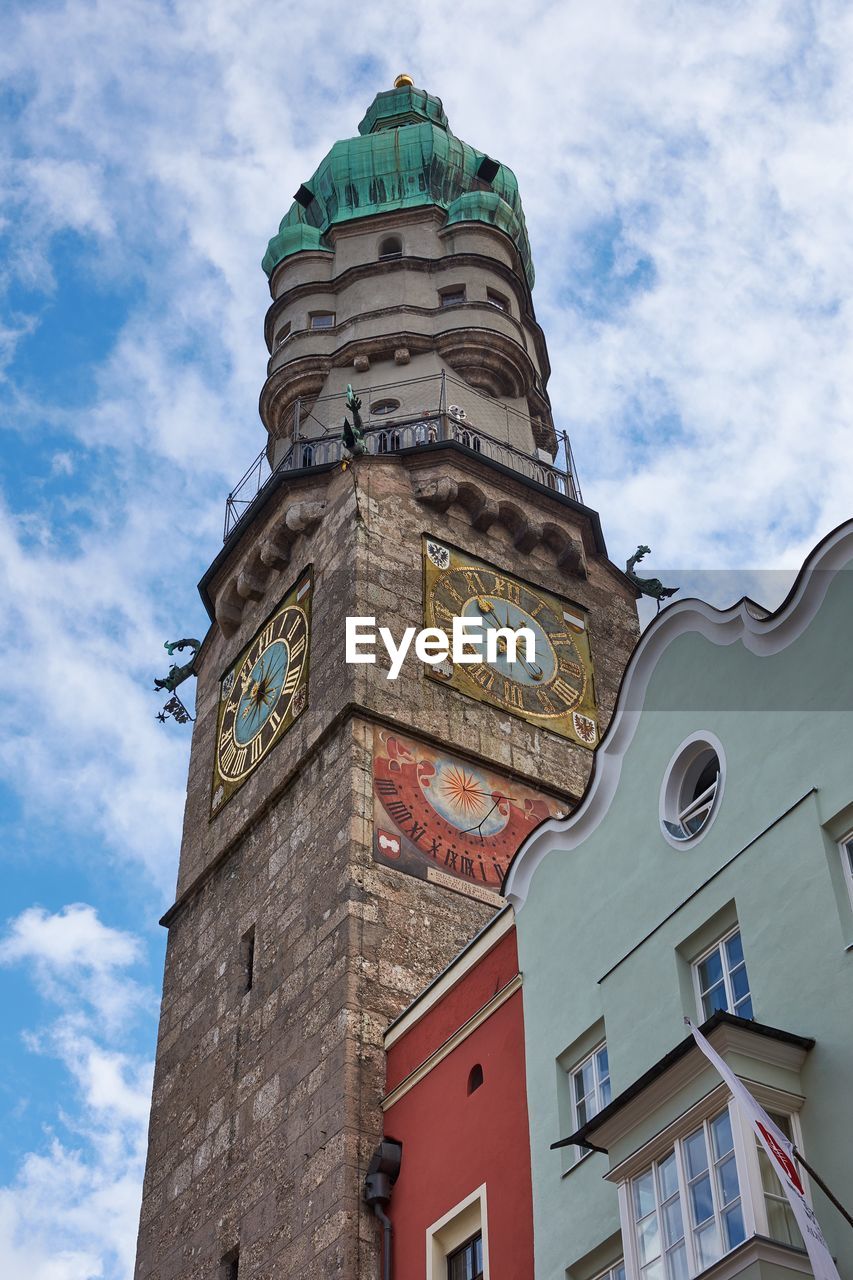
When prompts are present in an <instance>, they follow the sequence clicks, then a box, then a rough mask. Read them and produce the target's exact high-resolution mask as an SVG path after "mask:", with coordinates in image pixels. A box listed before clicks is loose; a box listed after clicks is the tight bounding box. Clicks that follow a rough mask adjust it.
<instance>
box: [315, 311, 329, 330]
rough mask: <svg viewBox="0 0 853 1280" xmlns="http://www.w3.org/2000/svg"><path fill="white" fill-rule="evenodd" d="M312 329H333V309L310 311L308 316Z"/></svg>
mask: <svg viewBox="0 0 853 1280" xmlns="http://www.w3.org/2000/svg"><path fill="white" fill-rule="evenodd" d="M308 323H309V324H310V326H311V328H312V329H333V328H334V325H335V313H334V311H312V312H311V315H310V316H309V317H308Z"/></svg>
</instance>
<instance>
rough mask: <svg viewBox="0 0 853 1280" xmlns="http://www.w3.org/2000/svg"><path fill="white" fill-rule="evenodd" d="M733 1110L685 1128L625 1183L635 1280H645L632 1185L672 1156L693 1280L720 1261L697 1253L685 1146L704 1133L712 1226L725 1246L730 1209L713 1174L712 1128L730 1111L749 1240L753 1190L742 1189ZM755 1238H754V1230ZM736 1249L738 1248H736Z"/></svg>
mask: <svg viewBox="0 0 853 1280" xmlns="http://www.w3.org/2000/svg"><path fill="white" fill-rule="evenodd" d="M733 1110H734V1108H733V1107H732V1105H731V1103H728V1104H724V1105H723V1106H722V1107H720V1108H718V1109H716V1110H715V1111H713V1112H712V1114H711V1115H709V1116H705V1117H703V1118H702V1119H701V1120H700V1119H699V1118H698V1117H697V1118H696V1119H695V1121H694V1123H693V1124H692V1125H688V1126H686V1127H685V1130H684V1132H683V1133H681V1134H679V1136H678V1137H675V1138H674V1139H673V1143H672V1146H671V1147H668V1148H667V1149H666V1151H664V1152H662V1153H661V1154H660V1155H659V1156H657V1157H655V1158H654V1159H653V1160H650V1161H649V1164H648V1165H647V1166H646V1168H645V1169H642V1170H640V1171H638V1172H637V1173H635V1174H634V1175H633V1176H632V1177H631V1178H629V1179H628V1180H627V1182H626V1187H627V1192H628V1194H627V1209H628V1214H629V1218H628V1221H627V1223H624V1222H623V1226H622V1235H623V1239H624V1237H625V1235H626V1226H627V1228H628V1231H627V1234H628V1235H629V1237H630V1249H631V1254H632V1258H633V1261H634V1264H635V1267H636V1271H635V1275H636V1276H638V1277H641V1276H642V1267H641V1262H640V1253H639V1245H638V1235H637V1221H636V1218H635V1214H634V1203H633V1185H634V1182H635V1181H636V1180H637V1179H638V1178H640V1177H643V1176H644V1175H645V1174H647V1173H648V1172H649V1171H650V1170H656V1169H657V1167H658V1165H660V1164H661V1163H662V1162H663V1161H665V1160H667V1159H668V1158H669V1156H670V1155H671V1154H673V1153H674V1155H675V1168H676V1173H677V1179H678V1200H679V1209H680V1213H681V1224H682V1230H683V1235H682V1237H681V1240H682V1243H683V1246H684V1250H685V1254H686V1258H687V1268H688V1273H689V1275H691V1276H693V1277H695V1276H699V1275H701V1274H702V1272H703V1271H705V1270H707V1268H708V1266H713V1265H715V1262H717V1261H719V1260H720V1259H719V1258H718V1259H715V1262H714V1263H704V1262H702V1261H701V1260H700V1258H699V1255H698V1252H697V1248H696V1240H695V1232H696V1228H695V1227H694V1225H693V1221H692V1218H691V1211H690V1185H691V1180H690V1177H689V1173H688V1169H687V1161H686V1156H685V1151H684V1143H685V1141H686V1139H687V1138H689V1137H691V1136H692V1135H693V1134H694V1133H696V1132H698V1131H699V1130H700V1129H701V1130H702V1133H703V1139H704V1142H705V1150H706V1156H707V1159H708V1166H707V1167H708V1171H709V1173H710V1178H709V1184H710V1188H711V1199H712V1204H713V1222H714V1223H715V1225H716V1228H717V1231H718V1233H719V1239H720V1243H721V1244H722V1243H723V1230H724V1227H723V1210H724V1208H729V1207H730V1206H723V1205H722V1204H721V1202H720V1193H719V1187H718V1185H717V1179H716V1176H715V1175H714V1173H713V1170H714V1168H715V1165H716V1161H715V1159H714V1148H713V1141H712V1138H711V1124H712V1122H713V1121H714V1120H716V1119H717V1118H718V1117H719V1116H721V1115H722V1114H723V1113H724V1112H725V1111H728V1114H729V1124H730V1126H731V1132H732V1151H733V1154H734V1159H735V1167H736V1169H737V1173H738V1200H739V1203H740V1210H741V1217H742V1219H743V1225H744V1239H748V1238H749V1235H750V1231H749V1224H748V1221H747V1213H746V1210H745V1198H746V1194H748V1193H749V1192H750V1190H751V1188H750V1184H749V1182H748V1181H747V1182H746V1193H745V1190H744V1186H743V1185H742V1184H743V1182H744V1179H743V1177H742V1173H743V1164H742V1163H739V1162H738V1139H737V1136H736V1134H735V1124H734V1118H733V1115H732V1112H733ZM652 1177H653V1183H654V1192H655V1213H656V1215H657V1219H658V1231H659V1233H660V1246H661V1251H660V1260H661V1264H662V1266H663V1271H664V1276H666V1252H667V1249H666V1244H665V1239H664V1224H663V1215H662V1212H661V1204H662V1202H661V1201H660V1199H659V1188H658V1185H657V1174H656V1173H653V1175H652ZM694 1181H695V1179H694ZM749 1216H750V1218H752V1215H749ZM706 1221H711V1219H707V1220H706ZM752 1234H754V1230H753V1232H752ZM739 1243H740V1242H739ZM733 1247H734V1248H737V1247H738V1246H737V1245H735V1246H733ZM730 1252H731V1249H727V1248H724V1249H723V1252H722V1253H721V1254H720V1258H724V1257H725V1256H726V1254H727V1253H730Z"/></svg>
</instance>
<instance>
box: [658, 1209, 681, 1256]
mask: <svg viewBox="0 0 853 1280" xmlns="http://www.w3.org/2000/svg"><path fill="white" fill-rule="evenodd" d="M661 1212H662V1214H663V1234H664V1240H665V1243H666V1245H667V1248H669V1247H671V1246H672V1245H674V1244H678V1241H679V1240H680V1239H681V1238H682V1237H683V1235H684V1224H683V1223H682V1221H681V1201H680V1200H679V1199H675V1200H670V1202H669V1204H665V1205H664V1206H663V1209H662V1210H661Z"/></svg>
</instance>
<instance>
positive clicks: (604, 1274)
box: [592, 1258, 627, 1280]
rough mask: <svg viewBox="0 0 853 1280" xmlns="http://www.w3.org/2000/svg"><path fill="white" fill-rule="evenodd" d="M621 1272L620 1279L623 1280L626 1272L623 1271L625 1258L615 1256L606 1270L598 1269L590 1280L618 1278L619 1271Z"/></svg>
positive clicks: (614, 1279) (612, 1279) (616, 1279)
mask: <svg viewBox="0 0 853 1280" xmlns="http://www.w3.org/2000/svg"><path fill="white" fill-rule="evenodd" d="M620 1271H621V1272H622V1280H625V1276H626V1275H627V1272H626V1271H625V1259H624V1258H617V1259H616V1261H615V1262H611V1264H610V1266H609V1267H608V1268H607V1270H606V1271H599V1272H598V1273H597V1275H594V1276H593V1277H592V1280H619V1272H620Z"/></svg>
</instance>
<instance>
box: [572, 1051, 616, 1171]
mask: <svg viewBox="0 0 853 1280" xmlns="http://www.w3.org/2000/svg"><path fill="white" fill-rule="evenodd" d="M569 1079H570V1084H571V1090H572V1112H573V1119H574V1125H575V1129H580V1128H581V1126H582V1125H585V1124H586V1122H587V1121H588V1120H591V1119H592V1117H593V1116H597V1115H598V1113H599V1111H602V1110H603V1109H604V1107H606V1106H607V1104H608V1102H609V1101H610V1096H611V1095H610V1063H609V1062H608V1059H607V1043H606V1041H605V1043H604V1044H600V1045H599V1046H598V1048H597V1049H593V1051H592V1053H591V1054H590V1055H589V1057H587V1058H584V1060H583V1062H581V1063H579V1064H578V1065H577V1066H576V1067H573V1068H572V1070H571V1071H570V1072H569ZM589 1154H590V1152H589V1151H588V1150H584V1149H583V1148H582V1147H576V1148H575V1162H576V1163H577V1161H578V1160H582V1159H583V1158H584V1156H588V1155H589Z"/></svg>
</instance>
